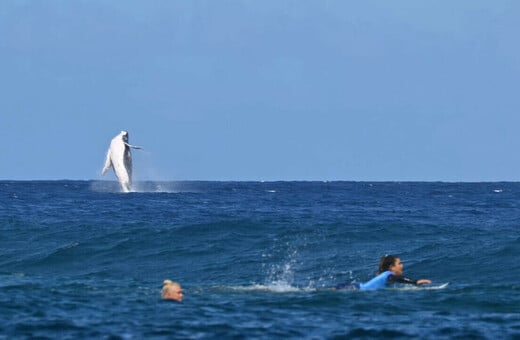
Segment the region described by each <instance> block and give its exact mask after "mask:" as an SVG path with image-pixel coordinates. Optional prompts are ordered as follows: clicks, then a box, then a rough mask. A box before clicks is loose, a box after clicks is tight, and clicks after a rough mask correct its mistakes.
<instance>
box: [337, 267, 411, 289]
mask: <svg viewBox="0 0 520 340" xmlns="http://www.w3.org/2000/svg"><path fill="white" fill-rule="evenodd" d="M393 283H407V284H417V281H416V280H411V279H409V278H407V277H404V276H401V275H395V274H394V273H392V272H391V271H389V270H387V271H386V272H382V273H381V274H379V275H377V276H376V277H374V278H373V279H372V280H370V281H368V282H366V283H360V284H357V285H354V284H339V285H337V286H336V287H335V288H336V289H359V290H376V289H383V288H386V287H387V286H388V284H393Z"/></svg>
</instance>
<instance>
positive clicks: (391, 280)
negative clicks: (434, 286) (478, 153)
mask: <svg viewBox="0 0 520 340" xmlns="http://www.w3.org/2000/svg"><path fill="white" fill-rule="evenodd" d="M396 283H404V284H413V285H424V284H430V283H432V282H431V281H430V280H426V279H420V280H412V279H409V278H407V277H404V276H403V263H402V262H401V259H400V258H398V257H397V256H394V255H385V256H383V257H381V261H380V262H379V270H378V272H377V276H376V277H374V278H373V279H372V280H370V281H368V282H366V283H360V284H357V285H353V284H350V283H349V284H345V283H343V284H339V285H337V286H336V287H335V288H336V289H360V290H376V289H381V288H388V287H390V286H392V285H393V284H396Z"/></svg>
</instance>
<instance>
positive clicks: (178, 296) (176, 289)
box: [161, 280, 184, 302]
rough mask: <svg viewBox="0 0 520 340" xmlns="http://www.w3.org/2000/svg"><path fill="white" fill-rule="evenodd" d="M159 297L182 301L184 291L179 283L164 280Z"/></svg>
mask: <svg viewBox="0 0 520 340" xmlns="http://www.w3.org/2000/svg"><path fill="white" fill-rule="evenodd" d="M161 297H162V298H163V299H165V300H175V301H178V302H182V298H183V297H184V293H183V291H182V288H181V285H180V284H179V283H177V282H174V281H171V280H164V282H163V288H162V294H161Z"/></svg>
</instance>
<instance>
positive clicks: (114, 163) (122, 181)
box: [101, 132, 139, 192]
mask: <svg viewBox="0 0 520 340" xmlns="http://www.w3.org/2000/svg"><path fill="white" fill-rule="evenodd" d="M125 134H126V133H125V132H121V133H120V134H119V135H117V136H116V137H114V138H113V139H112V141H111V142H110V148H109V149H108V152H107V158H106V161H105V166H104V167H103V170H102V172H101V173H102V174H103V175H104V174H105V173H106V172H107V170H108V169H110V167H112V168H113V169H114V173H115V175H116V177H117V180H118V181H119V185H120V186H121V191H123V192H130V191H131V190H132V152H131V151H130V148H131V147H133V146H132V145H130V144H128V143H126V142H125V141H124V139H123V137H124V136H125ZM135 148H139V147H135Z"/></svg>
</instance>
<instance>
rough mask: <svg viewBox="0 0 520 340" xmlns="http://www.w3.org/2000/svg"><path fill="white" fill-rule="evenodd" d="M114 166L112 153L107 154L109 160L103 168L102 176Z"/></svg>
mask: <svg viewBox="0 0 520 340" xmlns="http://www.w3.org/2000/svg"><path fill="white" fill-rule="evenodd" d="M111 166H112V160H111V159H110V152H108V153H107V159H106V161H105V166H104V167H103V170H101V175H104V174H105V173H106V172H107V170H108V169H110V167H111Z"/></svg>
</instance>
